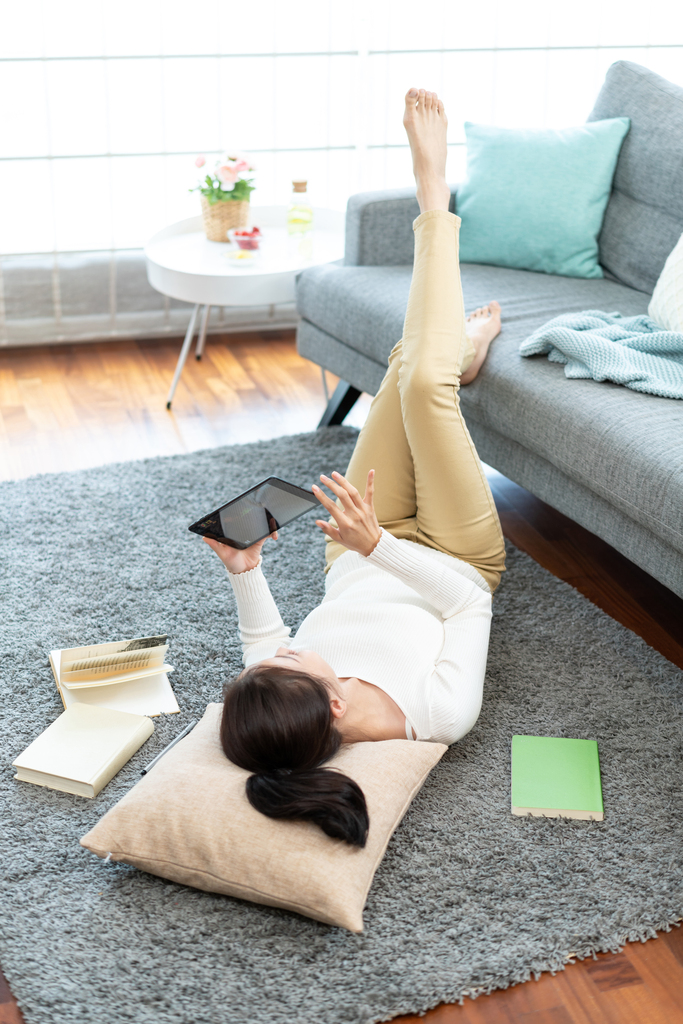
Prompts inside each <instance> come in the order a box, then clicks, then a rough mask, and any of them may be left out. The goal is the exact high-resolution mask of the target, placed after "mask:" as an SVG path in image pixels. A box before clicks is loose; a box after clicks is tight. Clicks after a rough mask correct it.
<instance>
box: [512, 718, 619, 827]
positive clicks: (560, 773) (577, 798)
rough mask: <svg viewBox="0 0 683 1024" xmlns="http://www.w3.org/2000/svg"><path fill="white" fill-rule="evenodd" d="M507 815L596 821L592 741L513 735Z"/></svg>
mask: <svg viewBox="0 0 683 1024" xmlns="http://www.w3.org/2000/svg"><path fill="white" fill-rule="evenodd" d="M512 813H513V814H534V815H536V816H537V817H543V818H582V819H584V820H588V819H591V818H592V819H593V820H594V821H602V820H603V817H604V813H603V807H602V786H601V784H600V760H599V758H598V745H597V743H596V742H595V740H566V739H556V738H554V737H552V736H513V737H512Z"/></svg>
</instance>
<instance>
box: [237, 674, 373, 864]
mask: <svg viewBox="0 0 683 1024" xmlns="http://www.w3.org/2000/svg"><path fill="white" fill-rule="evenodd" d="M340 744H341V736H340V735H339V733H338V732H337V730H336V729H335V728H334V719H333V716H332V712H331V709H330V693H329V690H328V688H327V686H326V684H325V682H324V681H323V680H322V679H318V678H317V677H316V676H311V675H308V673H306V672H297V670H296V669H289V668H279V667H276V666H271V665H263V664H257V665H253V666H252V667H251V668H248V669H245V671H244V672H243V673H242V674H241V675H240V676H238V677H237V679H236V680H235V681H234V682H233V683H229V684H228V686H226V688H225V695H224V698H223V716H222V719H221V745H222V747H223V750H224V752H225V756H226V757H227V758H228V760H230V761H232V762H233V764H236V765H238V766H239V767H240V768H245V769H246V770H247V771H249V772H253V773H254V774H253V775H251V776H250V777H249V778H248V779H247V797H248V799H249V803H250V804H251V805H252V807H255V808H256V810H257V811H260V812H261V813H262V814H266V815H268V817H269V818H295V819H297V818H298V819H304V820H306V821H313V822H315V824H316V825H318V826H319V827H320V828H321V829H322V830H323V832H326V833H327V835H328V836H332V837H333V838H334V839H343V840H345V841H346V842H347V843H351V845H353V846H365V842H366V839H367V835H368V827H369V820H368V810H367V806H366V803H365V797H364V796H363V791H362V789H361V788H360V786H359V785H358V783H356V782H354V781H353V779H350V778H349V777H348V776H346V775H343V774H342V773H341V772H338V771H335V770H334V769H331V768H322V767H321V765H322V764H324V762H325V761H328V760H329V759H330V758H331V757H332V756H333V755H334V754H336V752H337V751H338V750H339V747H340Z"/></svg>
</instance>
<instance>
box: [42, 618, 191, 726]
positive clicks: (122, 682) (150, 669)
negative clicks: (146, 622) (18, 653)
mask: <svg viewBox="0 0 683 1024" xmlns="http://www.w3.org/2000/svg"><path fill="white" fill-rule="evenodd" d="M167 639H168V638H167V637H166V636H145V637H138V638H137V639H135V640H119V641H116V642H114V643H108V644H91V645H90V646H88V647H70V648H65V649H64V650H59V651H50V665H51V666H52V671H53V673H54V677H55V682H56V683H57V689H58V690H59V694H60V696H61V698H62V703H63V704H64V707H65V708H69V707H71V706H72V704H92V705H94V706H96V707H101V708H112V709H113V710H114V711H127V712H129V713H130V714H133V715H148V716H152V717H154V716H156V715H161V714H174V713H175V712H177V711H180V708H179V707H178V702H177V701H176V699H175V694H174V693H173V690H172V689H171V684H170V683H169V681H168V673H169V672H172V671H173V666H172V665H167V664H166V662H165V656H166V652H167V650H168V644H167V643H166V640H167Z"/></svg>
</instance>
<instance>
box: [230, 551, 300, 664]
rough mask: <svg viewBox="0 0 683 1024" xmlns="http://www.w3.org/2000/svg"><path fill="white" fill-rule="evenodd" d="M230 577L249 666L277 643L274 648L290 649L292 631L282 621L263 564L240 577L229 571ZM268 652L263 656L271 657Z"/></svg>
mask: <svg viewBox="0 0 683 1024" xmlns="http://www.w3.org/2000/svg"><path fill="white" fill-rule="evenodd" d="M228 578H229V580H230V584H231V586H232V589H233V593H234V594H235V599H236V601H237V613H238V616H239V630H240V639H241V641H242V649H243V654H244V662H245V664H246V663H247V661H249V662H251V661H252V660H254V659H253V658H252V655H254V654H256V653H260V652H261V651H262V650H265V649H266V648H268V647H269V646H271V645H273V644H274V648H273V649H275V648H276V647H286V646H288V644H289V634H290V629H289V627H288V626H285V624H284V622H283V621H282V616H281V615H280V612H279V611H278V607H277V605H276V604H275V601H274V600H273V595H272V594H271V592H270V588H269V586H268V583H267V581H266V578H265V576H264V575H263V572H262V571H261V563H260V561H259V563H258V565H257V566H256V567H255V568H254V569H251V570H249V572H242V573H238V574H233V573H231V572H228ZM257 648H258V651H257ZM268 653H269V651H266V653H260V656H261V657H264V658H265V657H268Z"/></svg>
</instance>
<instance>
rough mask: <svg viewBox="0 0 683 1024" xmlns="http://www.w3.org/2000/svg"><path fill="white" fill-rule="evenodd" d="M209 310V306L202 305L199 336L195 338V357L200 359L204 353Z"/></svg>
mask: <svg viewBox="0 0 683 1024" xmlns="http://www.w3.org/2000/svg"><path fill="white" fill-rule="evenodd" d="M210 312H211V306H204V311H203V313H202V323H201V327H200V328H199V338H198V339H197V348H196V349H195V353H194V355H195V359H201V358H202V356H203V355H204V345H205V344H206V328H207V326H208V323H209V313H210Z"/></svg>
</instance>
